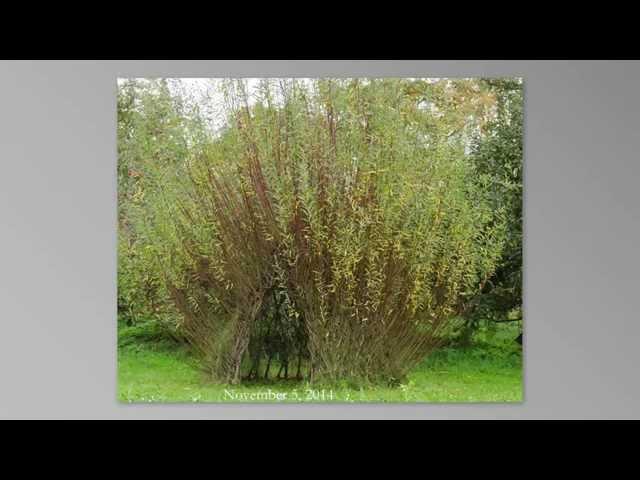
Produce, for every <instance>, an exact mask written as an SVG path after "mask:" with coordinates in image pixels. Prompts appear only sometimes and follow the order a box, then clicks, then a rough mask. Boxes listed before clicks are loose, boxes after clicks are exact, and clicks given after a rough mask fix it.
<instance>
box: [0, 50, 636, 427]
mask: <svg viewBox="0 0 640 480" xmlns="http://www.w3.org/2000/svg"><path fill="white" fill-rule="evenodd" d="M130 76H192V77H209V76H310V77H313V76H442V77H446V76H522V77H524V79H525V83H526V131H525V181H526V186H525V232H526V242H525V243H526V245H525V278H524V281H525V299H524V302H525V314H526V324H527V327H526V338H525V343H526V371H525V373H526V375H525V385H526V399H525V401H524V403H522V404H513V405H510V404H466V405H451V404H447V405H443V404H439V405H430V404H402V405H385V406H381V405H366V404H358V405H287V406H284V405H215V404H208V405H122V404H119V403H118V402H117V401H116V399H115V376H116V362H115V351H114V348H113V346H114V344H115V335H116V331H115V329H116V325H115V322H114V316H115V293H116V292H115V273H116V257H115V244H116V243H115V242H116V237H115V225H116V210H115V209H116V194H115V193H116V189H115V185H116V177H115V171H116V170H115V162H116V154H115V129H114V125H115V101H114V99H115V88H116V87H115V79H116V78H117V77H130ZM638 80H640V63H638V62H634V61H593V62H592V61H512V62H505V61H397V62H394V61H377V62H373V61H198V62H194V61H144V62H142V61H141V62H137V61H76V62H71V61H56V62H54V61H37V62H36V61H24V62H23V61H5V62H0V99H1V100H2V102H1V103H0V159H2V161H3V166H4V170H3V172H2V174H1V175H0V196H1V201H0V214H1V218H2V226H3V228H2V235H0V268H1V273H0V305H2V327H3V328H2V331H1V334H0V381H1V385H2V388H0V418H502V419H507V418H638V417H640V381H639V380H638V375H637V373H636V365H637V364H638V361H639V360H640V349H639V348H638V347H637V339H638V338H640V322H638V321H637V320H636V318H637V314H636V308H635V307H636V306H635V302H634V294H635V293H636V289H637V287H638V280H637V272H638V271H640V268H639V267H640V265H639V264H640V261H639V256H638V254H637V253H636V251H635V249H636V246H637V245H638V244H640V242H639V240H640V238H639V237H640V229H639V227H638V225H637V223H638V218H639V214H640V203H639V202H638V195H637V193H636V183H637V179H638V178H639V175H638V174H639V173H640V166H639V165H638V161H637V153H636V145H635V144H634V140H636V143H637V132H638V118H639V114H640V96H639V95H638V94H637V84H638Z"/></svg>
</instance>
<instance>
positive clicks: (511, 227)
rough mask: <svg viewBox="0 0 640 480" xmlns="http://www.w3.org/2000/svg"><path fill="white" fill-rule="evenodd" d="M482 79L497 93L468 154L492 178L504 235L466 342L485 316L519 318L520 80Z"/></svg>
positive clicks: (471, 311)
mask: <svg viewBox="0 0 640 480" xmlns="http://www.w3.org/2000/svg"><path fill="white" fill-rule="evenodd" d="M482 82H483V84H484V85H485V86H486V88H487V89H488V90H489V91H491V92H492V93H493V95H494V96H495V98H496V115H495V118H494V119H493V120H491V121H490V122H488V124H487V126H486V133H485V134H484V135H481V134H477V135H476V136H475V138H474V140H473V143H472V149H471V159H472V161H473V162H474V164H475V166H476V169H477V171H478V172H480V173H482V174H483V175H485V176H486V178H488V179H489V180H490V183H489V186H488V188H489V189H488V191H489V193H490V199H491V200H490V201H491V204H492V205H493V207H494V208H503V209H504V210H505V218H506V239H505V247H504V250H503V253H502V257H501V259H500V261H499V264H498V268H497V269H496V271H495V272H494V274H493V275H492V276H491V277H490V278H489V279H488V280H487V282H486V284H485V285H483V288H482V290H481V293H480V294H479V295H478V296H477V297H475V298H474V299H473V301H472V302H470V304H469V306H468V309H467V312H466V325H465V327H466V328H465V329H464V331H463V341H464V342H465V343H468V342H469V340H470V336H471V334H472V333H473V332H474V331H475V330H476V329H477V328H478V326H479V325H480V324H481V323H482V321H483V320H488V321H489V322H502V321H512V320H513V321H520V320H522V260H523V259H522V201H523V200H522V191H523V178H522V174H523V120H524V114H523V112H524V99H523V84H522V81H521V80H519V79H486V80H483V81H482Z"/></svg>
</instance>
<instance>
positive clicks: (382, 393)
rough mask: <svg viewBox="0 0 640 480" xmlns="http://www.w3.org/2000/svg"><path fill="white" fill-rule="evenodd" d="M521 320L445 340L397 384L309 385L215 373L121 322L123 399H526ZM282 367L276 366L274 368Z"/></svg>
mask: <svg viewBox="0 0 640 480" xmlns="http://www.w3.org/2000/svg"><path fill="white" fill-rule="evenodd" d="M514 332H516V330H514V329H513V328H503V329H501V330H499V331H498V332H494V333H493V334H490V335H489V334H482V335H480V338H479V339H476V341H475V343H474V345H472V346H471V347H467V348H456V349H453V348H444V349H442V350H440V351H438V352H436V353H434V354H433V355H431V356H430V357H429V358H427V359H425V361H424V362H423V363H422V364H420V365H419V366H418V367H417V368H415V369H414V370H413V371H412V372H411V373H410V374H409V375H408V377H407V379H406V380H405V381H404V382H402V383H401V384H400V385H398V386H396V387H393V388H392V387H387V386H375V385H374V386H366V387H353V386H348V385H346V384H343V385H316V384H314V385H309V384H308V383H306V382H296V381H294V380H288V381H284V380H275V379H272V380H270V381H264V382H260V383H252V384H246V385H245V384H243V385H220V384H215V383H213V382H212V381H210V380H209V379H208V378H207V377H206V375H205V374H204V373H203V372H202V370H201V369H200V368H199V366H198V364H197V362H196V360H195V359H194V358H193V357H192V356H191V355H190V354H189V352H188V350H187V349H186V348H185V347H181V346H179V345H176V344H174V343H172V342H170V341H167V340H163V339H162V338H159V337H158V338H154V337H153V335H151V336H149V335H137V334H136V331H135V327H134V328H126V327H122V326H120V329H119V342H118V343H119V345H118V399H119V400H120V401H121V402H127V403H144V402H161V403H193V402H205V403H208V402H213V403H217V402H232V403H300V402H306V403H326V402H334V403H357V402H372V403H377V402H385V403H405V402H430V403H461V402H498V403H504V402H521V401H522V400H523V362H522V350H521V348H520V346H519V345H518V344H517V343H515V342H514V341H513V338H514V337H515V336H516V335H517V333H515V334H514ZM276 372H277V368H275V369H272V370H271V374H272V376H274V375H275V373H276Z"/></svg>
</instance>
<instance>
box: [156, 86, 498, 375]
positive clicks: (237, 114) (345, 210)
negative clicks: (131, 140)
mask: <svg viewBox="0 0 640 480" xmlns="http://www.w3.org/2000/svg"><path fill="white" fill-rule="evenodd" d="M419 85H420V83H419V82H417V83H416V82H411V81H408V80H396V79H380V80H364V79H341V80H330V79H323V80H315V81H301V80H299V81H296V80H286V81H285V80H263V81H261V82H260V85H259V86H258V87H257V88H256V89H255V91H253V92H251V94H250V93H249V92H248V91H247V85H246V83H245V82H243V81H228V82H226V83H225V86H224V99H225V108H226V117H225V118H226V121H225V125H224V127H223V128H222V129H221V130H220V132H219V135H218V136H217V137H216V138H215V140H214V141H213V142H211V143H210V144H208V145H207V146H206V147H205V148H199V149H194V151H193V152H191V153H190V154H189V155H188V156H187V157H185V158H184V159H180V162H177V165H178V166H177V167H176V168H173V169H170V170H167V169H165V170H163V171H160V170H158V171H156V172H154V173H153V175H155V177H153V185H154V188H152V189H148V192H149V193H148V196H149V197H152V200H149V201H148V205H149V208H148V211H147V212H146V213H145V215H144V216H143V217H144V225H145V228H146V232H147V233H146V234H147V236H148V238H149V241H150V247H149V248H151V249H153V251H154V252H155V255H156V258H157V260H158V262H159V265H160V271H161V272H162V275H163V280H164V284H165V286H166V290H167V292H168V295H169V297H170V298H171V301H172V302H173V303H174V305H175V307H176V308H177V310H178V311H179V312H180V320H179V324H178V326H177V327H178V329H179V331H180V332H181V333H182V335H183V336H184V337H185V338H186V339H187V340H188V342H189V343H190V344H191V345H192V346H193V347H194V349H195V351H197V352H198V354H199V355H200V358H201V359H202V362H203V365H205V366H206V368H207V369H208V371H209V372H210V373H211V374H212V375H213V377H214V378H215V379H217V380H218V381H221V382H230V383H238V382H241V381H245V380H249V379H254V378H264V377H269V376H271V377H276V376H277V377H281V378H284V377H286V376H289V377H298V378H303V377H304V378H307V379H309V380H311V381H336V380H343V379H349V380H351V379H355V380H359V381H369V382H394V381H397V380H399V379H402V378H403V376H404V375H406V373H407V372H408V371H409V370H410V369H411V368H412V367H414V366H415V365H416V363H417V362H420V361H421V360H422V359H423V358H424V357H425V356H426V355H428V354H429V353H430V352H431V351H433V349H435V348H437V347H438V346H439V345H440V344H441V342H442V341H443V339H444V338H445V334H446V332H447V331H448V328H449V327H450V326H451V324H452V322H453V319H454V318H455V317H456V315H458V314H459V313H460V312H461V311H462V310H463V309H464V307H465V302H466V300H467V299H469V298H471V296H472V295H473V294H474V293H476V292H477V291H478V289H479V288H480V287H481V286H482V284H483V282H484V281H485V280H486V279H487V278H488V277H489V276H490V275H491V273H492V272H493V271H494V269H495V267H496V261H497V259H498V258H499V255H500V251H501V248H502V243H503V238H504V234H503V233H504V232H503V225H504V222H503V219H502V218H501V213H500V212H496V211H492V210H491V209H490V208H489V203H488V202H487V195H488V194H490V192H488V191H487V188H485V187H486V185H485V184H484V183H483V182H484V179H483V177H482V176H479V175H478V174H477V173H476V172H475V171H474V169H473V166H472V164H471V162H469V161H468V159H467V158H466V156H465V153H464V145H465V143H464V135H463V133H464V132H462V131H455V130H454V131H453V132H450V131H447V129H446V128H443V127H442V125H441V124H439V123H438V122H439V120H438V114H437V111H435V110H434V108H433V106H432V105H431V104H430V103H429V102H427V101H426V100H425V97H424V95H423V94H422V93H421V89H420V88H419Z"/></svg>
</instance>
